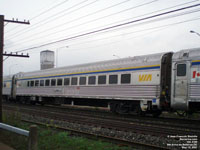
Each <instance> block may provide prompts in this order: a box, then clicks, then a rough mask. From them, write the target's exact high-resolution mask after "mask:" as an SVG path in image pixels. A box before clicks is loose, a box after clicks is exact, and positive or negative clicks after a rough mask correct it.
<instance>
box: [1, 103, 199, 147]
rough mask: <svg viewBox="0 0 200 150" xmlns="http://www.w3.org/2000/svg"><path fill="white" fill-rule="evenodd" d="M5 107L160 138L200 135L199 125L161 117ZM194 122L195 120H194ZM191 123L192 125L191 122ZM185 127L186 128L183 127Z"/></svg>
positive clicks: (50, 118) (45, 108)
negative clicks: (151, 117) (166, 120)
mask: <svg viewBox="0 0 200 150" xmlns="http://www.w3.org/2000/svg"><path fill="white" fill-rule="evenodd" d="M20 106H21V105H20ZM3 108H5V109H6V110H14V108H15V110H18V111H20V112H21V113H22V114H26V115H27V114H28V115H29V116H39V117H40V118H46V119H47V120H52V119H53V120H57V121H62V122H70V123H73V124H82V125H87V126H92V127H96V128H98V127H100V128H104V129H110V130H115V131H123V132H126V133H129V132H131V133H135V134H142V135H151V136H156V137H159V138H160V137H164V138H166V137H167V136H168V135H197V136H198V137H200V130H199V125H193V126H192V129H190V128H189V129H190V130H189V129H188V124H182V123H179V124H174V122H173V124H171V123H170V121H169V122H168V123H167V124H166V123H165V124H164V123H163V122H162V121H161V120H160V119H157V124H156V119H155V118H154V119H155V120H153V122H150V121H149V120H143V119H141V120H139V119H129V118H123V119H120V118H119V116H117V117H113V118H112V116H113V115H112V114H111V115H110V116H107V117H105V114H104V113H103V115H102V116H101V115H99V114H98V115H97V114H95V113H86V111H85V112H84V113H83V112H82V111H81V112H79V111H75V110H73V111H72V110H71V111H66V110H60V109H58V107H55V108H51V109H50V107H44V108H43V107H42V108H41V107H30V106H23V108H20V109H19V108H18V107H15V106H5V105H4V107H3ZM107 114H109V113H107ZM162 119H163V118H162ZM26 121H27V120H26ZM47 122H48V121H47ZM183 122H186V120H184V121H183ZM193 122H195V121H194V120H193ZM37 123H39V122H37ZM187 123H188V122H187ZM195 123H196V124H197V123H199V122H198V121H196V122H195ZM189 125H190V126H191V124H189ZM56 126H57V125H56ZM183 127H185V128H184V129H181V128H183ZM186 127H187V128H186ZM195 127H196V128H195ZM62 128H63V127H62ZM73 130H74V129H73ZM81 132H83V131H81ZM89 134H94V135H96V136H97V134H96V133H89ZM98 136H102V135H98ZM105 137H110V138H113V137H111V136H105ZM102 138H103V137H102ZM115 138H116V137H115ZM117 139H120V138H117ZM123 140H124V139H123ZM124 141H126V142H133V143H140V144H141V142H134V141H128V140H124ZM141 145H142V144H141ZM149 145H152V144H149ZM154 146H155V147H156V146H157V145H154ZM155 147H154V149H155ZM158 147H159V148H163V147H162V146H158ZM159 148H157V149H159ZM165 148H166V147H165ZM166 149H167V148H166Z"/></svg>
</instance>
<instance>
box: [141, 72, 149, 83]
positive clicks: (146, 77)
mask: <svg viewBox="0 0 200 150" xmlns="http://www.w3.org/2000/svg"><path fill="white" fill-rule="evenodd" d="M151 80H152V74H140V75H139V82H145V81H151Z"/></svg>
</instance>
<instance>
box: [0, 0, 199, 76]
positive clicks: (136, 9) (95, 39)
mask: <svg viewBox="0 0 200 150" xmlns="http://www.w3.org/2000/svg"><path fill="white" fill-rule="evenodd" d="M195 4H200V1H199V0H109V1H108V0H76V1H75V0H42V1H41V0H34V1H33V0H17V1H13V0H1V1H0V14H1V15H5V18H6V19H12V18H18V20H24V19H26V20H30V25H22V24H13V23H9V24H7V23H5V42H4V45H5V46H4V51H7V52H16V51H21V50H24V49H29V48H33V47H37V46H39V48H35V49H32V50H28V51H24V52H23V53H29V55H30V58H28V59H27V58H14V57H10V58H8V59H6V60H5V61H4V75H9V74H14V73H17V72H28V71H35V70H39V69H40V51H43V50H47V49H48V50H52V51H55V52H58V67H61V66H68V65H74V64H82V63H88V62H95V61H102V60H109V59H116V58H118V57H120V58H124V57H129V56H136V55H144V54H152V53H160V52H166V51H174V52H176V51H178V50H181V49H187V48H196V47H200V36H198V35H196V34H194V33H190V30H194V31H196V32H199V33H200V12H199V11H200V6H197V7H193V8H190V9H185V10H182V11H178V12H175V13H170V14H167V15H163V16H160V17H155V18H152V19H147V20H144V21H139V22H135V23H131V24H128V25H124V26H120V27H118V28H112V29H110V30H104V31H103V32H97V33H95V34H89V35H87V36H82V37H79V38H74V39H72V40H65V41H62V42H56V43H55V44H50V45H46V46H41V45H43V44H47V43H51V42H55V41H59V40H63V39H67V38H70V37H74V36H77V35H82V34H85V33H89V32H93V31H97V30H99V29H105V28H107V27H111V26H115V25H118V24H123V23H126V22H129V21H134V20H138V19H142V18H146V17H149V16H153V15H156V14H160V13H163V12H167V11H170V10H175V9H179V8H183V7H186V6H192V5H195ZM113 55H116V56H113ZM5 58H6V57H4V59H5Z"/></svg>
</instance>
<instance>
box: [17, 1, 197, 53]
mask: <svg viewBox="0 0 200 150" xmlns="http://www.w3.org/2000/svg"><path fill="white" fill-rule="evenodd" d="M198 6H200V4H195V5H191V6H187V7H182V8H179V9H175V10H171V11H167V12H163V13H160V14H156V15H152V16H148V17H144V18H140V19H136V20H133V21H129V22H125V23H121V24H117V25H113V26H110V27H106V28H103V29H98V30H94V31H91V32H87V33H83V34H79V35H75V36H72V37H68V38H64V39H61V40H57V41H53V42H49V43H45V44H42V45H39V46H35V47H31V48H26V49H23V50H19V51H16V52H23V51H28V50H32V49H36V48H40V47H44V46H47V45H52V44H56V43H59V42H63V41H67V40H71V39H76V38H80V37H83V36H88V35H91V34H95V33H99V32H102V31H107V30H111V29H115V28H119V27H122V26H126V25H130V24H133V23H136V22H140V21H145V20H148V19H153V18H156V17H160V16H164V15H167V14H170V13H174V12H178V11H182V10H186V9H190V8H195V7H198Z"/></svg>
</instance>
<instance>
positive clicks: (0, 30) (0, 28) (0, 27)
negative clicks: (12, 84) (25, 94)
mask: <svg viewBox="0 0 200 150" xmlns="http://www.w3.org/2000/svg"><path fill="white" fill-rule="evenodd" d="M4 22H8V23H20V24H30V23H29V21H25V20H24V21H18V20H14V19H13V20H5V19H4V15H0V122H2V114H3V111H2V98H3V96H2V91H3V55H5V54H3V46H4ZM10 56H12V55H10ZM15 57H17V54H16V55H15Z"/></svg>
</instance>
